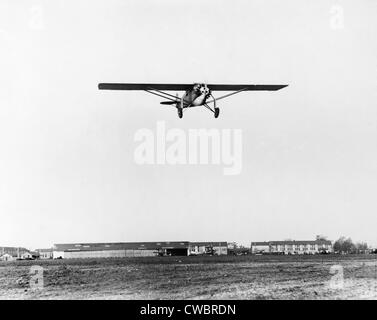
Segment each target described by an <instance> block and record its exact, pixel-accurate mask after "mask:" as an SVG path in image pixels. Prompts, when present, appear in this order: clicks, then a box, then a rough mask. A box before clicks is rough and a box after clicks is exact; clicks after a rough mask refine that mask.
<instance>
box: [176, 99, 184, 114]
mask: <svg viewBox="0 0 377 320" xmlns="http://www.w3.org/2000/svg"><path fill="white" fill-rule="evenodd" d="M177 110H178V117H179V118H180V119H181V118H182V117H183V97H182V98H181V101H180V102H179V105H178V104H177Z"/></svg>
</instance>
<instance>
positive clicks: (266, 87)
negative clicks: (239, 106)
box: [207, 84, 288, 91]
mask: <svg viewBox="0 0 377 320" xmlns="http://www.w3.org/2000/svg"><path fill="white" fill-rule="evenodd" d="M207 86H208V88H209V89H211V91H239V90H242V91H276V90H279V89H283V88H285V87H287V86H288V85H285V84H283V85H275V84H207Z"/></svg>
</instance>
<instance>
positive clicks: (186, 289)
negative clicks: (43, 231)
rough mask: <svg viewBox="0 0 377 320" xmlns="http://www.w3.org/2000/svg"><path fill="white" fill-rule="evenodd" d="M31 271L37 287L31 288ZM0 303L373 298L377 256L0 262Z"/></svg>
mask: <svg viewBox="0 0 377 320" xmlns="http://www.w3.org/2000/svg"><path fill="white" fill-rule="evenodd" d="M35 265H38V266H40V267H42V268H43V288H35V286H33V285H32V286H30V284H33V283H35V281H34V280H33V278H32V277H33V275H32V274H31V273H30V272H31V271H30V270H31V267H32V266H35ZM342 274H343V277H342ZM0 298H1V299H377V255H349V256H336V255H317V256H219V257H152V258H122V259H80V260H47V261H43V260H39V261H16V262H1V263H0Z"/></svg>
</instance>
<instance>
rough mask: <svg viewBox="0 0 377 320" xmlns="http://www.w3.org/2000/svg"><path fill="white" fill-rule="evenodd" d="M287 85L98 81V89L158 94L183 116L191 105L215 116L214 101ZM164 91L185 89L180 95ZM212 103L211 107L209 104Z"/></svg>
mask: <svg viewBox="0 0 377 320" xmlns="http://www.w3.org/2000/svg"><path fill="white" fill-rule="evenodd" d="M286 86H287V85H264V84H205V83H194V84H174V83H173V84H172V83H170V84H169V83H100V84H98V89H100V90H141V91H145V92H148V93H151V94H154V95H156V96H160V97H162V98H164V99H166V100H167V101H162V102H161V104H166V105H173V106H174V107H175V108H177V112H178V116H179V117H180V118H182V117H183V110H184V109H187V108H192V107H199V106H204V107H206V108H207V109H208V110H211V111H212V112H213V114H214V116H215V118H217V117H218V116H219V113H220V109H219V108H218V106H217V104H216V102H217V101H218V100H221V99H224V98H227V97H230V96H232V95H234V94H237V93H240V92H243V91H276V90H279V89H282V88H284V87H286ZM164 91H185V93H184V94H183V95H182V97H179V96H178V93H177V94H176V96H174V95H172V94H170V93H167V92H164ZM214 91H232V92H231V93H228V94H226V95H223V96H220V97H217V98H215V97H214V96H213V95H212V92H214ZM211 103H213V108H211V106H210V104H211Z"/></svg>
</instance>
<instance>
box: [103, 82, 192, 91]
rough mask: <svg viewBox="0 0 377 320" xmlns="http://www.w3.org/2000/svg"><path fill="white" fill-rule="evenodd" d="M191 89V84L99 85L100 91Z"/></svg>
mask: <svg viewBox="0 0 377 320" xmlns="http://www.w3.org/2000/svg"><path fill="white" fill-rule="evenodd" d="M192 87H193V84H192V83H190V84H176V83H100V84H98V89H100V90H165V91H169V90H172V91H186V90H188V89H190V88H192Z"/></svg>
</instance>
